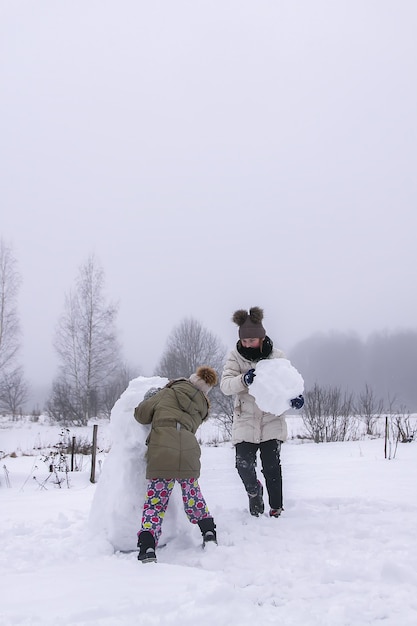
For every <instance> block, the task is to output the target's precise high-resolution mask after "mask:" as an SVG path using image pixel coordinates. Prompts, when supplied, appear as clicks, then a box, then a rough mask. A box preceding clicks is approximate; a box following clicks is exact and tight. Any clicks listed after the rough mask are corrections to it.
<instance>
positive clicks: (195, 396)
mask: <svg viewBox="0 0 417 626" xmlns="http://www.w3.org/2000/svg"><path fill="white" fill-rule="evenodd" d="M216 384H217V374H216V372H215V370H214V369H212V368H211V367H208V366H201V367H199V368H198V369H197V371H196V372H195V373H194V374H192V375H191V376H190V378H179V379H177V380H173V381H171V382H169V383H168V384H167V385H166V386H165V387H163V388H162V389H160V390H158V391H157V392H156V393H155V394H154V395H152V396H151V397H149V398H147V399H144V400H143V401H142V402H141V403H140V404H139V405H138V406H137V407H136V409H135V414H134V415H135V419H136V420H137V421H138V422H140V423H141V424H151V431H150V434H149V436H148V439H147V446H148V449H147V455H146V461H147V467H146V478H147V479H148V480H149V482H148V489H147V494H146V500H145V503H144V506H143V514H142V525H141V530H140V531H139V532H138V547H139V555H138V559H139V561H142V562H143V563H146V562H148V561H156V554H155V548H156V546H157V545H158V540H159V537H160V534H161V530H162V528H161V526H162V521H163V518H164V515H165V511H166V509H167V506H168V502H169V498H170V496H171V493H172V489H173V488H174V485H175V481H177V482H178V483H179V484H180V486H181V491H182V500H183V504H184V510H185V513H186V515H187V517H188V519H189V520H190V522H191V523H192V524H198V526H199V528H200V530H201V533H202V535H203V546H204V545H205V543H206V542H208V541H214V542H216V531H215V528H216V526H215V524H214V520H213V517H212V516H211V515H210V513H209V510H208V507H207V504H206V502H205V500H204V497H203V494H202V493H201V490H200V486H199V484H198V478H199V476H200V467H201V464H200V455H201V450H200V446H199V444H198V441H197V438H196V436H195V433H196V431H197V429H198V427H199V426H200V425H201V423H202V422H203V421H204V420H205V419H206V418H207V416H208V413H209V406H210V405H209V401H208V398H207V393H208V392H209V391H210V389H211V388H212V387H213V386H214V385H216Z"/></svg>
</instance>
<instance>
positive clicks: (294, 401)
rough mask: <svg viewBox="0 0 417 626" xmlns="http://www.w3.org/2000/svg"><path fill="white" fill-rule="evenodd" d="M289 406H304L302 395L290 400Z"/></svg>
mask: <svg viewBox="0 0 417 626" xmlns="http://www.w3.org/2000/svg"><path fill="white" fill-rule="evenodd" d="M290 404H291V407H292V408H293V409H301V408H302V407H303V406H304V398H303V396H302V395H299V396H297V397H296V398H293V399H292V400H290Z"/></svg>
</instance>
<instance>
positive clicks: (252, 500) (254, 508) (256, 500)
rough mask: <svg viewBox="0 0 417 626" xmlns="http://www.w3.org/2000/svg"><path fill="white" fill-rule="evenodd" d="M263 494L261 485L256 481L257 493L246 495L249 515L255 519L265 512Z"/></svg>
mask: <svg viewBox="0 0 417 626" xmlns="http://www.w3.org/2000/svg"><path fill="white" fill-rule="evenodd" d="M263 494H264V488H263V487H262V483H260V482H259V480H258V492H257V493H254V494H251V493H248V496H249V511H250V514H251V515H254V516H255V517H259V515H262V513H263V512H264V510H265V505H264V499H263Z"/></svg>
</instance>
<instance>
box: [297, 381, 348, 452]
mask: <svg viewBox="0 0 417 626" xmlns="http://www.w3.org/2000/svg"><path fill="white" fill-rule="evenodd" d="M304 398H305V404H304V407H303V413H302V416H303V422H304V426H305V428H306V430H307V433H308V434H309V435H310V436H311V438H312V439H313V440H314V441H315V442H316V443H320V442H324V441H346V440H348V439H354V438H356V437H357V433H356V430H355V425H356V424H355V422H354V420H353V417H352V411H353V395H352V394H351V393H348V392H344V393H342V391H341V390H340V388H339V387H320V386H319V385H318V384H317V383H316V384H315V385H314V387H313V388H312V389H310V390H307V391H306V392H305V394H304Z"/></svg>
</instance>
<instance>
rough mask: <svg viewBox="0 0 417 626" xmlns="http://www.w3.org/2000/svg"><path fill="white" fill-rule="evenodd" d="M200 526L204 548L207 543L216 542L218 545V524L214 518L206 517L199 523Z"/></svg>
mask: <svg viewBox="0 0 417 626" xmlns="http://www.w3.org/2000/svg"><path fill="white" fill-rule="evenodd" d="M198 525H199V527H200V530H201V534H202V535H203V548H204V547H205V545H206V543H209V542H214V543H216V544H217V535H216V524H215V523H214V519H213V518H212V517H205V518H204V519H201V520H200V521H199V522H198Z"/></svg>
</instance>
